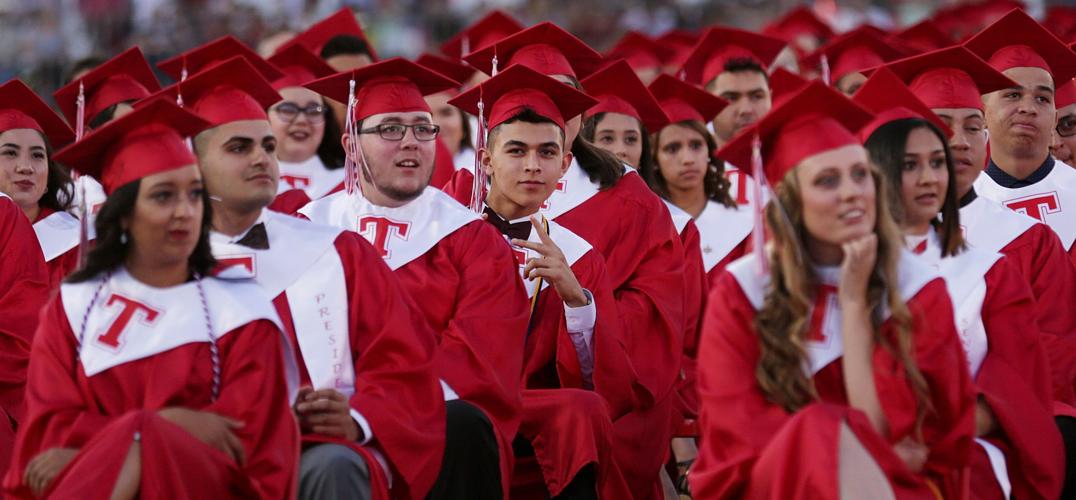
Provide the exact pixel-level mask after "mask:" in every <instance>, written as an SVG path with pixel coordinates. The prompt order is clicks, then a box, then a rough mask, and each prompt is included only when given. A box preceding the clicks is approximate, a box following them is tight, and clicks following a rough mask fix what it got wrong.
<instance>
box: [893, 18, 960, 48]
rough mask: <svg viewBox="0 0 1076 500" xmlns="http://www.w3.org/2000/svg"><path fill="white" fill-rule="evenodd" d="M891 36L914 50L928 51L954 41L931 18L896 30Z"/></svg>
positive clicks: (949, 44) (943, 46)
mask: <svg viewBox="0 0 1076 500" xmlns="http://www.w3.org/2000/svg"><path fill="white" fill-rule="evenodd" d="M893 38H894V39H896V40H897V41H898V42H899V43H901V44H903V45H904V46H905V47H907V48H909V49H912V50H914V51H916V52H929V51H931V50H937V49H941V48H945V47H949V46H951V45H953V44H955V43H956V42H955V41H953V39H952V37H950V36H949V35H947V34H945V32H944V31H942V29H941V28H940V27H938V23H936V22H934V21H933V20H931V19H924V20H922V21H920V22H918V23H916V24H915V25H912V26H910V27H908V28H905V29H903V30H901V31H898V32H896V33H894V34H893Z"/></svg>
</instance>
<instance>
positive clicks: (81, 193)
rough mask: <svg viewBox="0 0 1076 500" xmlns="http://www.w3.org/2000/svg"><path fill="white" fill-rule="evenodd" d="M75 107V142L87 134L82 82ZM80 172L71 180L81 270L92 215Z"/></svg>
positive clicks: (72, 171)
mask: <svg viewBox="0 0 1076 500" xmlns="http://www.w3.org/2000/svg"><path fill="white" fill-rule="evenodd" d="M75 107H76V108H77V109H78V111H77V112H76V113H75V142H78V141H80V140H82V136H83V135H84V134H85V133H86V88H85V86H84V85H83V83H82V82H81V81H79V82H78V98H77V99H76V100H75ZM79 177H81V175H79V173H78V172H76V171H75V170H71V180H72V181H74V183H75V189H77V190H78V192H77V193H76V195H75V196H76V197H77V199H78V205H77V206H76V208H75V210H76V211H77V212H78V252H77V259H76V262H75V268H76V269H78V268H81V267H82V263H83V262H85V257H86V249H87V247H88V245H87V243H88V242H89V240H90V213H89V210H88V209H87V205H88V204H87V202H86V179H82V181H81V182H80V181H79Z"/></svg>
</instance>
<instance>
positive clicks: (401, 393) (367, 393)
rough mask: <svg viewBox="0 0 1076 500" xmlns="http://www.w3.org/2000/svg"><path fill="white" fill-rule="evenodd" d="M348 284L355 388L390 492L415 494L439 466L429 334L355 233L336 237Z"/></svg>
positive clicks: (437, 398)
mask: <svg viewBox="0 0 1076 500" xmlns="http://www.w3.org/2000/svg"><path fill="white" fill-rule="evenodd" d="M336 249H337V251H338V252H339V253H340V258H341V260H342V261H343V264H344V272H345V274H346V275H347V278H348V280H347V282H348V283H349V285H350V286H351V287H352V288H351V289H349V290H348V313H349V315H350V322H351V325H352V328H351V350H352V356H353V361H354V363H355V394H354V395H353V396H352V398H351V406H352V407H353V408H355V409H356V410H357V411H358V412H360V413H361V414H362V415H363V417H364V418H366V420H367V421H369V423H370V428H371V430H372V431H373V433H374V442H375V443H376V444H377V445H378V447H379V448H381V449H382V450H383V451H384V452H385V455H386V456H387V457H388V459H389V462H390V463H391V466H392V468H393V475H394V476H395V480H394V482H393V491H394V492H397V494H399V495H401V496H402V497H406V498H412V497H414V498H419V497H422V496H424V495H425V494H426V492H427V491H429V489H430V488H431V487H432V486H433V483H434V480H435V479H436V478H437V474H438V472H439V471H440V468H441V458H442V455H443V450H444V444H445V443H444V440H445V405H444V398H443V396H442V394H441V386H440V384H439V383H438V381H437V375H436V372H435V369H434V364H433V352H434V345H435V340H434V334H433V332H431V331H430V329H429V328H428V327H427V326H426V322H425V320H424V319H423V318H422V315H421V313H419V312H418V309H415V308H414V306H413V305H411V303H410V301H409V299H408V298H407V294H406V292H405V291H404V289H403V288H402V286H401V285H400V284H399V282H398V280H397V279H396V277H395V276H394V275H393V274H392V271H391V270H389V268H388V266H386V265H385V263H384V261H383V260H382V259H381V257H380V256H379V255H378V254H377V251H376V250H375V249H374V248H373V247H372V246H371V245H370V244H369V243H367V242H366V240H364V239H363V238H362V236H360V235H359V234H358V233H354V232H351V231H344V232H343V233H341V234H340V236H339V237H338V238H337V240H336Z"/></svg>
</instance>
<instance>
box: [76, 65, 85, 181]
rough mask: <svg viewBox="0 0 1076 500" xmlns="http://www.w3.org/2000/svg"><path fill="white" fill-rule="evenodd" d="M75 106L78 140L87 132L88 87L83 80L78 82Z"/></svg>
mask: <svg viewBox="0 0 1076 500" xmlns="http://www.w3.org/2000/svg"><path fill="white" fill-rule="evenodd" d="M75 107H76V108H77V109H78V111H77V112H76V113H75V140H76V141H78V140H80V139H82V134H84V133H85V132H86V129H85V122H86V89H85V87H83V84H82V81H81V80H80V81H79V82H78V99H75ZM76 175H77V174H76Z"/></svg>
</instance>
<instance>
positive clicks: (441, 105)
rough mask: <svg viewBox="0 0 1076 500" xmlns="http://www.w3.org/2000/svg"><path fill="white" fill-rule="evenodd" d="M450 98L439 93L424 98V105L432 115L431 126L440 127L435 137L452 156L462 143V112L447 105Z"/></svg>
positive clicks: (443, 93) (457, 151) (444, 93)
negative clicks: (426, 105)
mask: <svg viewBox="0 0 1076 500" xmlns="http://www.w3.org/2000/svg"><path fill="white" fill-rule="evenodd" d="M451 98H452V96H451V95H450V94H449V93H447V92H440V93H437V94H433V95H428V96H426V104H428V105H429V106H430V112H431V113H433V124H434V125H437V126H439V127H441V133H440V134H438V136H437V137H439V138H440V139H441V142H444V143H445V146H446V147H448V150H449V151H450V152H452V154H453V155H455V154H456V153H459V152H460V143H461V142H462V141H463V120H465V119H466V118H465V117H464V116H463V112H461V111H460V108H457V107H455V106H453V105H451V104H449V103H448V100H449V99H451Z"/></svg>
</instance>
